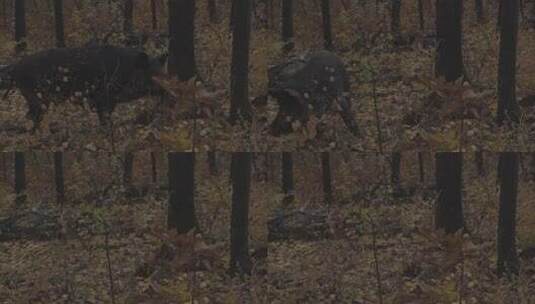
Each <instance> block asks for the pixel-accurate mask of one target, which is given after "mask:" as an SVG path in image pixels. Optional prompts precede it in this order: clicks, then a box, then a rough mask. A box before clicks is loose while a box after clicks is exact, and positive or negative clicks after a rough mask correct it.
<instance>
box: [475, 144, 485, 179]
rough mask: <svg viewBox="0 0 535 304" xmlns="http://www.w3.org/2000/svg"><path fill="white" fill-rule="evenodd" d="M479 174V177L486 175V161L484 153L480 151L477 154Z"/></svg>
mask: <svg viewBox="0 0 535 304" xmlns="http://www.w3.org/2000/svg"><path fill="white" fill-rule="evenodd" d="M475 159H476V168H477V174H478V175H479V176H484V175H485V161H484V159H483V151H481V150H479V151H477V152H476V154H475Z"/></svg>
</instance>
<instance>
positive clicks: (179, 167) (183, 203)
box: [167, 152, 198, 233]
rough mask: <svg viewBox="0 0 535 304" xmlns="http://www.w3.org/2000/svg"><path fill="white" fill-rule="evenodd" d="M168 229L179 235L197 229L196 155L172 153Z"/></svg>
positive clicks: (169, 158)
mask: <svg viewBox="0 0 535 304" xmlns="http://www.w3.org/2000/svg"><path fill="white" fill-rule="evenodd" d="M167 157H168V162H169V171H168V178H169V205H168V208H169V210H168V217H167V228H168V229H173V228H176V230H177V231H178V233H187V232H189V231H190V230H192V229H197V228H198V225H197V217H196V216H195V173H194V172H195V170H194V168H195V153H188V152H170V153H168V154H167Z"/></svg>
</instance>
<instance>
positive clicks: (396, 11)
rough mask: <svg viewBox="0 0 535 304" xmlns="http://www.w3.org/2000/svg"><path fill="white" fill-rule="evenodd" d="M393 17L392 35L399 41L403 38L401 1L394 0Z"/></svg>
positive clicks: (391, 24) (391, 22)
mask: <svg viewBox="0 0 535 304" xmlns="http://www.w3.org/2000/svg"><path fill="white" fill-rule="evenodd" d="M391 13H392V15H391V16H390V17H391V20H390V30H391V31H392V35H393V36H394V37H395V38H396V39H399V37H400V36H401V0H392V12H391Z"/></svg>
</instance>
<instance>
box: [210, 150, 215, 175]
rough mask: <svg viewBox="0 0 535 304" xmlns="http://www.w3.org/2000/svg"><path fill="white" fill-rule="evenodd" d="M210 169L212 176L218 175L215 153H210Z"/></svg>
mask: <svg viewBox="0 0 535 304" xmlns="http://www.w3.org/2000/svg"><path fill="white" fill-rule="evenodd" d="M208 169H209V171H210V175H214V176H215V175H217V155H216V152H215V151H209V152H208Z"/></svg>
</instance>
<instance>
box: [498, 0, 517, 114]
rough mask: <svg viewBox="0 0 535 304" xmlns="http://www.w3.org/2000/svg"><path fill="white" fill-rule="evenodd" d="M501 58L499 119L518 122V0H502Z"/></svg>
mask: <svg viewBox="0 0 535 304" xmlns="http://www.w3.org/2000/svg"><path fill="white" fill-rule="evenodd" d="M500 3H501V11H502V12H501V17H502V18H501V19H502V20H501V27H500V59H499V63H498V115H497V121H498V123H499V124H503V122H504V121H506V120H507V121H510V122H513V123H518V122H519V120H520V108H519V107H518V103H517V101H516V92H515V90H516V50H517V44H518V0H501V2H500Z"/></svg>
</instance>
